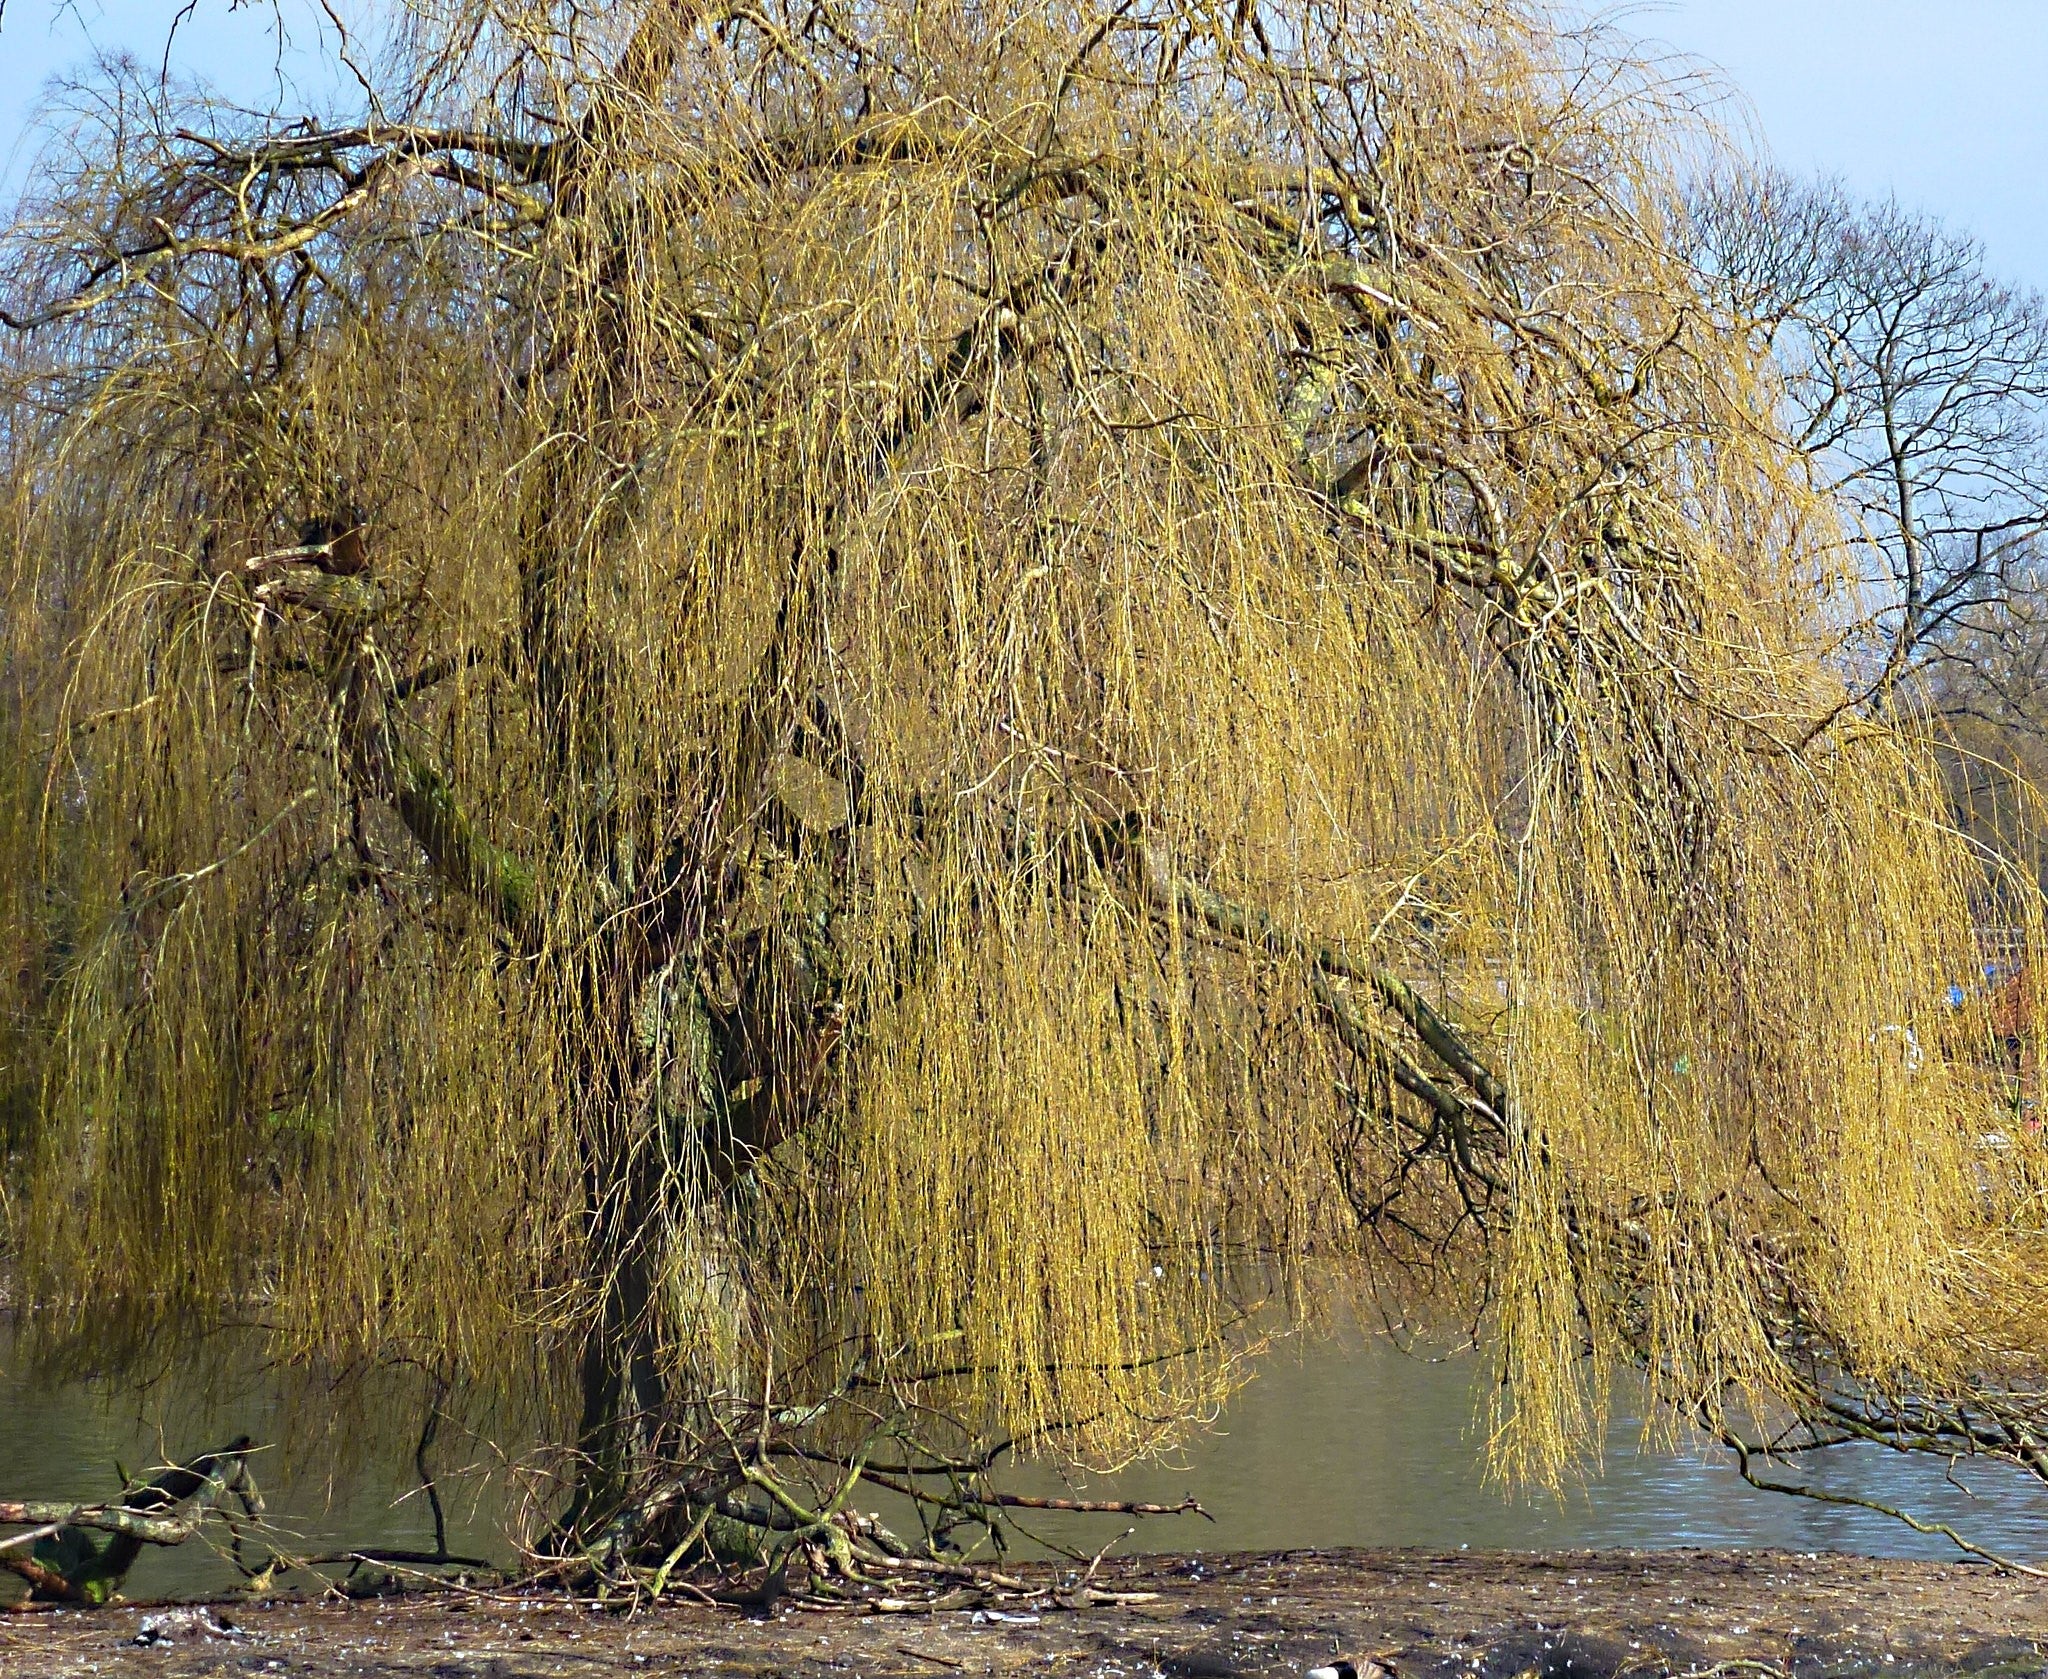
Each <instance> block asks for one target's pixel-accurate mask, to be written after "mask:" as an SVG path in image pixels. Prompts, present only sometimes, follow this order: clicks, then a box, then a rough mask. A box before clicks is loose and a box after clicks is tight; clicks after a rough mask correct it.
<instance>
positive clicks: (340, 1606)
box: [0, 1551, 2048, 1679]
mask: <svg viewBox="0 0 2048 1679" xmlns="http://www.w3.org/2000/svg"><path fill="white" fill-rule="evenodd" d="M1098 1580H1099V1582H1100V1583H1101V1584H1104V1585H1109V1586H1113V1587H1115V1588H1116V1589H1118V1590H1124V1591H1147V1592H1156V1593H1157V1594H1158V1596H1157V1597H1156V1598H1155V1599H1154V1600H1152V1601H1150V1602H1145V1603H1135V1604H1127V1605H1116V1606H1106V1607H1098V1608H1092V1609H1085V1610H1079V1611H1074V1612H1066V1613H1061V1612H1052V1613H1046V1614H1042V1615H1039V1616H1037V1617H1036V1618H1020V1619H994V1618H991V1617H990V1616H988V1615H986V1614H981V1615H979V1616H978V1615H977V1613H976V1612H974V1611H944V1612H939V1613H935V1614H923V1615H902V1614H859V1615H856V1614H847V1613H821V1612H818V1611H814V1610H805V1609H783V1610H780V1611H778V1612H777V1613H775V1614H774V1615H772V1616H769V1617H767V1618H761V1619H747V1618H745V1617H743V1616H740V1615H738V1614H735V1613H732V1612H729V1611H718V1610H711V1609H705V1608H700V1607H694V1606H688V1605H682V1604H677V1605H673V1606H664V1607H662V1608H660V1609H656V1610H645V1611H641V1612H639V1613H636V1614H624V1613H620V1612H617V1611H613V1610H601V1609H595V1608H591V1607H588V1606H582V1605H577V1604H574V1603H570V1602H566V1601H564V1600H563V1599H562V1598H560V1597H559V1596H555V1597H550V1596H546V1595H536V1596H531V1597H528V1596H524V1595H520V1594H502V1595H496V1596H492V1595H484V1594H474V1595H468V1596H464V1595H461V1594H452V1593H451V1594H438V1595H435V1596H415V1597H406V1598H387V1599H379V1600H371V1601H366V1602H360V1603H352V1604H351V1603H329V1602H319V1601H303V1600H302V1601H289V1602H287V1601H278V1602H272V1603H268V1604H249V1603H235V1604H228V1605H223V1606H221V1608H220V1610H219V1611H218V1613H219V1615H220V1616H221V1617H222V1619H224V1620H225V1621H226V1622H228V1623H231V1624H232V1628H233V1631H232V1633H222V1632H212V1633H209V1632H207V1631H205V1630H204V1629H203V1627H201V1626H196V1625H195V1626H187V1627H185V1628H184V1629H182V1630H174V1631H173V1632H172V1633H171V1635H170V1636H168V1637H167V1638H165V1639H164V1640H163V1641H161V1642H158V1643H154V1644H151V1645H147V1646H144V1645H138V1644H137V1643H136V1642H135V1640H136V1638H137V1635H138V1632H139V1631H140V1630H141V1628H142V1625H143V1622H144V1620H145V1618H146V1617H149V1616H151V1615H152V1614H157V1615H160V1614H161V1613H162V1611H160V1610H151V1609H149V1608H146V1607H116V1608H113V1609H109V1610H102V1611H98V1612H80V1611H59V1612H51V1613H43V1614H33V1615H12V1616H7V1617H4V1618H0V1674H5V1675H7V1676H8V1679H42V1676H45V1675H47V1676H49V1679H70V1676H74V1675H87V1674H92V1675H115V1674H152V1675H164V1676H167V1679H198V1676H200V1675H208V1676H217V1675H231V1674H236V1675H238V1674H251V1675H266V1676H268V1675H277V1674H287V1675H303V1676H306V1679H377V1676H386V1675H391V1676H396V1675H407V1676H415V1679H418V1676H429V1675H431V1676H432V1679H470V1676H474V1679H564V1676H571V1675H574V1676H579V1679H580V1676H594V1675H607V1674H691V1675H700V1674H701V1675H707V1676H723V1675H730V1676H732V1679H856V1676H860V1679H867V1676H873V1679H898V1676H901V1679H945V1676H947V1675H956V1674H957V1675H1023V1674H1027V1673H1035V1674H1045V1675H1049V1676H1057V1679H1082V1676H1088V1679H1153V1676H1162V1679H1237V1676H1242V1679H1267V1676H1275V1679H1278V1676H1283V1675H1287V1676H1298V1675H1300V1674H1301V1673H1302V1672H1303V1671H1304V1670H1305V1669H1307V1668H1308V1667H1311V1666H1313V1665H1315V1664H1316V1663H1317V1662H1319V1661H1323V1660H1326V1659H1328V1658H1329V1657H1330V1656H1331V1654H1332V1653H1333V1652H1339V1651H1341V1652H1343V1653H1345V1654H1348V1655H1351V1656H1353V1657H1362V1656H1370V1657H1373V1658H1375V1659H1377V1660H1379V1661H1381V1662H1383V1663H1385V1664H1386V1665H1387V1666H1388V1667H1389V1668H1390V1669H1391V1670H1392V1671H1393V1672H1394V1673H1395V1674H1396V1675H1397V1676H1398V1679H1451V1676H1454V1675H1457V1676H1478V1679H1518V1676H1521V1675H1530V1674H1533V1675H1539V1676H1541V1679H1622V1676H1636V1675H1644V1676H1647V1675H1652V1674H1693V1675H1700V1676H1705V1675H1709V1674H1712V1675H1716V1676H1717V1679H1718V1676H1727V1679H1735V1676H1737V1675H1746V1676H1748V1679H1769V1676H1771V1675H1785V1676H1788V1679H1836V1676H1842V1679H1846V1676H1848V1675H1852V1674H1872V1675H1876V1674H1883V1675H1889V1676H1892V1679H1899V1676H1902V1675H1918V1674H1928V1675H1933V1674H1943V1675H1947V1674H1975V1675H1983V1676H1985V1679H1990V1676H1993V1675H1996V1676H1999V1679H2017V1676H2019V1675H2032V1674H2042V1675H2048V1655H2044V1654H2043V1652H2044V1651H2048V1586H2044V1584H2043V1582H2041V1581H2039V1580H2030V1579H2024V1578H2017V1577H2013V1576H2001V1575H1998V1574H1994V1573H1992V1572H1991V1571H1989V1570H1988V1569H1985V1568H1981V1567H1975V1566H1962V1565H1946V1564H1935V1563H1916V1562H1897V1561H1880V1560H1872V1559H1868V1558H1861V1557H1848V1556H1837V1555H1822V1556H1810V1555H1793V1554H1788V1553H1778V1552H1712V1551H1656V1552H1557V1551H1553V1552H1545V1553H1535V1554H1531V1553H1480V1552H1464V1553H1459V1554H1456V1555H1451V1556H1444V1555H1432V1554H1429V1553H1425V1552H1408V1551H1400V1552H1386V1551H1377V1552H1373V1551H1299V1552H1287V1553H1281V1554H1277V1555H1261V1556H1217V1557H1207V1556H1204V1557H1139V1558H1133V1559H1131V1560H1129V1561H1126V1562H1121V1563H1119V1562H1111V1563H1107V1564H1105V1565H1104V1567H1103V1570H1102V1573H1101V1574H1100V1575H1099V1576H1098ZM190 1619H195V1620H196V1619H198V1618H197V1617H190Z"/></svg>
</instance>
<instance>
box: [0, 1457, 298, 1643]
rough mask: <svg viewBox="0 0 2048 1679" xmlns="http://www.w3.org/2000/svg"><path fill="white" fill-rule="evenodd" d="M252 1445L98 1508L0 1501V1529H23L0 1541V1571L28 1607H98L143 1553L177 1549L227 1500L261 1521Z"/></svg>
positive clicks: (163, 1475) (165, 1474) (167, 1474)
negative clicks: (19, 1585)
mask: <svg viewBox="0 0 2048 1679" xmlns="http://www.w3.org/2000/svg"><path fill="white" fill-rule="evenodd" d="M252 1444H253V1443H252V1442H251V1440H250V1439H249V1437H248V1436H247V1435H241V1436H239V1437H237V1438H236V1439H234V1440H232V1441H230V1442H229V1443H228V1444H227V1445H225V1446H223V1447H221V1448H220V1449H219V1450H218V1451H212V1452H207V1453H205V1454H204V1455H202V1456H200V1457H196V1458H194V1459H192V1461H191V1462H189V1463H181V1464H177V1463H174V1464H172V1465H171V1466H170V1467H168V1468H166V1469H164V1470H162V1471H161V1472H160V1473H158V1474H157V1475H155V1476H153V1477H152V1478H151V1479H149V1480H147V1481H144V1482H141V1483H140V1484H137V1485H131V1486H129V1487H127V1488H126V1489H124V1490H123V1492H122V1494H121V1496H120V1497H119V1498H118V1499H114V1500H111V1501H108V1502H105V1503H98V1504H67V1503H64V1502H62V1501H57V1500H40V1499H0V1527H20V1528H24V1529H26V1531H25V1532H22V1533H15V1534H10V1535H8V1536H7V1537H5V1538H0V1568H5V1569H7V1570H8V1571H9V1572H10V1573H13V1574H18V1575H19V1576H20V1577H21V1578H22V1579H24V1580H26V1581H27V1582H28V1583H29V1596H30V1599H31V1601H40V1602H56V1603H92V1604H98V1603H105V1602H106V1601H107V1600H108V1599H109V1598H111V1597H112V1596H113V1595H114V1593H115V1592H117V1591H118V1590H119V1589H120V1586H121V1582H122V1581H123V1580H125V1579H126V1578H127V1576H128V1571H129V1570H130V1569H131V1568H133V1567H134V1566H135V1562H136V1559H137V1558H138V1557H140V1556H141V1555H142V1547H143V1546H145V1545H182V1544H183V1543H184V1542H185V1541H186V1540H187V1539H190V1538H191V1537H192V1536H193V1535H194V1534H195V1533H197V1532H198V1531H199V1524H200V1522H201V1521H202V1520H203V1519H204V1517H205V1515H206V1513H207V1511H209V1510H211V1509H213V1508H215V1507H216V1506H218V1505H220V1504H221V1503H223V1502H224V1501H225V1500H227V1499H230V1498H232V1499H234V1500H235V1501H236V1502H237V1503H238V1504H239V1505H240V1507H241V1510H242V1512H243V1514H244V1515H246V1516H249V1517H251V1518H255V1517H258V1516H260V1515H261V1514H262V1512H263V1498H262V1494H261V1493H259V1492H258V1491H257V1488H256V1482H255V1478H254V1477H253V1476H252V1475H251V1474H250V1473H249V1465H248V1462H247V1457H248V1453H249V1451H250V1449H251V1446H252ZM24 1551H25V1552H26V1554H25V1555H24V1554H21V1553H22V1552H24Z"/></svg>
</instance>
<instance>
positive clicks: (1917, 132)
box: [0, 0, 2048, 289]
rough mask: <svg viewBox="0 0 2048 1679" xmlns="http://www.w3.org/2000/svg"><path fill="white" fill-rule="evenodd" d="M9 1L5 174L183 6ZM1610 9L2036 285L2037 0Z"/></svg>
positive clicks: (2, 138)
mask: <svg viewBox="0 0 2048 1679" xmlns="http://www.w3.org/2000/svg"><path fill="white" fill-rule="evenodd" d="M4 3H5V11H4V13H0V183H5V182H7V181H9V180H10V179H13V178H15V177H17V176H18V172H19V168H20V163H21V156H20V152H21V146H20V137H21V134H22V131H23V128H24V125H25V123H26V121H27V117H28V113H29V111H30V109H31V107H32V106H33V105H34V103H35V100H36V97H37V94H38V90H39V89H40V88H41V87H42V86H43V84H44V82H45V80H46V78H48V77H50V76H52V75H61V74H64V73H66V72H68V71H72V70H75V69H76V68H78V67H79V66H80V65H81V64H82V63H84V62H86V61H87V60H89V59H90V57H91V55H92V54H93V52H94V51H95V50H99V51H115V50H122V49H125V50H128V51H132V52H134V53H135V54H136V55H137V56H138V57H139V58H142V59H143V60H145V61H146V62H150V63H155V62H157V61H158V60H160V58H161V57H162V53H163V38H164V32H165V30H166V28H167V26H168V25H169V22H170V20H171V19H172V17H173V16H175V15H176V14H177V12H178V11H179V9H180V7H179V0H4ZM357 9H358V8H357V5H356V4H355V3H354V0H352V3H351V4H349V5H347V6H345V7H344V8H343V10H344V12H345V13H349V12H355V11H357ZM1618 15H1619V16H1620V18H1621V21H1622V22H1623V24H1624V26H1625V27H1627V28H1629V29H1631V30H1632V31H1633V32H1635V33H1637V34H1640V35H1644V36H1648V37H1653V38H1656V39H1659V40H1661V41H1663V42H1664V43H1666V44H1667V45H1668V46H1670V47H1671V48H1673V49H1675V50H1677V51H1680V52H1685V53H1690V54H1695V55H1697V56H1699V57H1701V58H1704V59H1706V60H1709V61H1711V62H1712V63H1714V64H1716V65H1718V66H1720V67H1721V69H1722V70H1723V71H1724V72H1725V73H1726V76H1727V78H1728V80H1729V81H1730V82H1731V83H1732V84H1733V85H1734V86H1735V87H1737V88H1739V89H1741V90H1742V93H1743V94H1744V95H1746V98H1747V102H1748V105H1749V107H1750V110H1751V111H1752V112H1753V116H1754V120H1755V124H1756V126H1757V128H1758V129H1759V130H1760V132H1761V134H1762V135H1763V137H1764V139H1765V140H1766V141H1767V143H1768V145H1769V147H1770V149H1771V151H1772V152H1773V154H1774V155H1775V156H1776V157H1777V159H1778V160H1779V161H1780V162H1782V163H1784V164H1786V165H1787V166H1789V167H1791V168H1794V169H1798V170H1819V171H1823V172H1827V173H1832V174H1840V175H1842V176H1844V177H1845V178H1846V179H1848V181H1849V182H1850V183H1851V184H1852V185H1853V186H1854V187H1856V188H1857V189H1858V190H1859V191H1861V192H1864V193H1866V194H1870V195H1882V194H1884V193H1887V192H1896V193H1897V194H1898V195H1899V197H1900V198H1901V199H1902V200H1904V201H1905V202H1906V203H1908V204H1910V205H1912V206H1914V207H1916V208H1918V209H1921V210H1925V211H1930V212H1932V213H1934V214H1936V215H1938V216H1940V217H1942V218H1943V219H1944V220H1946V221H1947V222H1949V223H1950V224H1951V225H1953V226H1956V227H1961V228H1968V229H1970V230H1972V231H1974V232H1976V233H1977V234H1979V235H1980V236H1981V237H1982V238H1983V239H1984V241H1985V243H1986V245H1987V246H1988V247H1989V249H1990V252H1991V258H1992V263H1993V266H1994V267H1995V268H1996V269H1998V270H1999V271H2000V272H2002V273H2003V274H2005V275H2006V276H2008V277H2010V278H2012V279H2014V280H2018V281H2021V282H2023V283H2025V284H2028V285H2032V286H2039V287H2041V288H2043V289H2048V0H1638V3H1637V4H1633V5H1630V6H1627V7H1625V8H1623V9H1621V10H1620V11H1619V14H1618ZM279 17H282V18H283V19H284V20H285V23H286V30H285V33H286V36H287V39H286V40H285V42H284V43H283V45H282V46H280V43H279V40H278V32H277V27H276V20H277V19H278V18H279ZM322 27H323V24H322V22H321V11H320V8H319V6H318V5H317V3H315V0H276V4H275V5H274V6H273V5H272V4H271V3H270V0H257V3H254V4H244V5H242V6H241V7H240V8H239V9H234V8H232V7H231V6H230V4H229V0H196V5H195V7H194V9H193V12H192V15H191V17H190V18H189V19H188V20H187V21H186V22H185V23H184V24H183V25H182V26H181V28H180V31H179V35H178V39H177V43H176V46H175V48H174V50H173V54H172V63H173V65H174V67H176V68H180V69H183V70H184V71H186V72H187V73H194V72H196V73H199V74H203V75H206V76H209V77H212V78H214V79H217V80H219V81H221V82H223V83H224V84H225V86H226V87H227V90H228V91H229V92H230V93H231V94H232V95H234V96H236V97H239V98H242V99H245V100H248V101H250V102H252V103H253V102H262V101H265V100H266V99H268V98H271V97H274V96H281V98H282V101H283V103H284V104H286V105H287V106H288V107H290V108H292V109H293V110H294V111H295V112H296V111H297V110H301V109H304V108H306V107H307V106H308V105H309V104H314V103H318V102H319V86H320V83H319V80H318V78H317V77H314V78H312V79H311V81H310V82H309V80H308V69H307V66H308V54H307V51H306V48H307V47H308V46H309V45H310V44H311V43H312V42H313V41H315V40H316V39H317V37H318V35H319V32H320V30H321V29H322ZM280 90H281V95H280Z"/></svg>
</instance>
